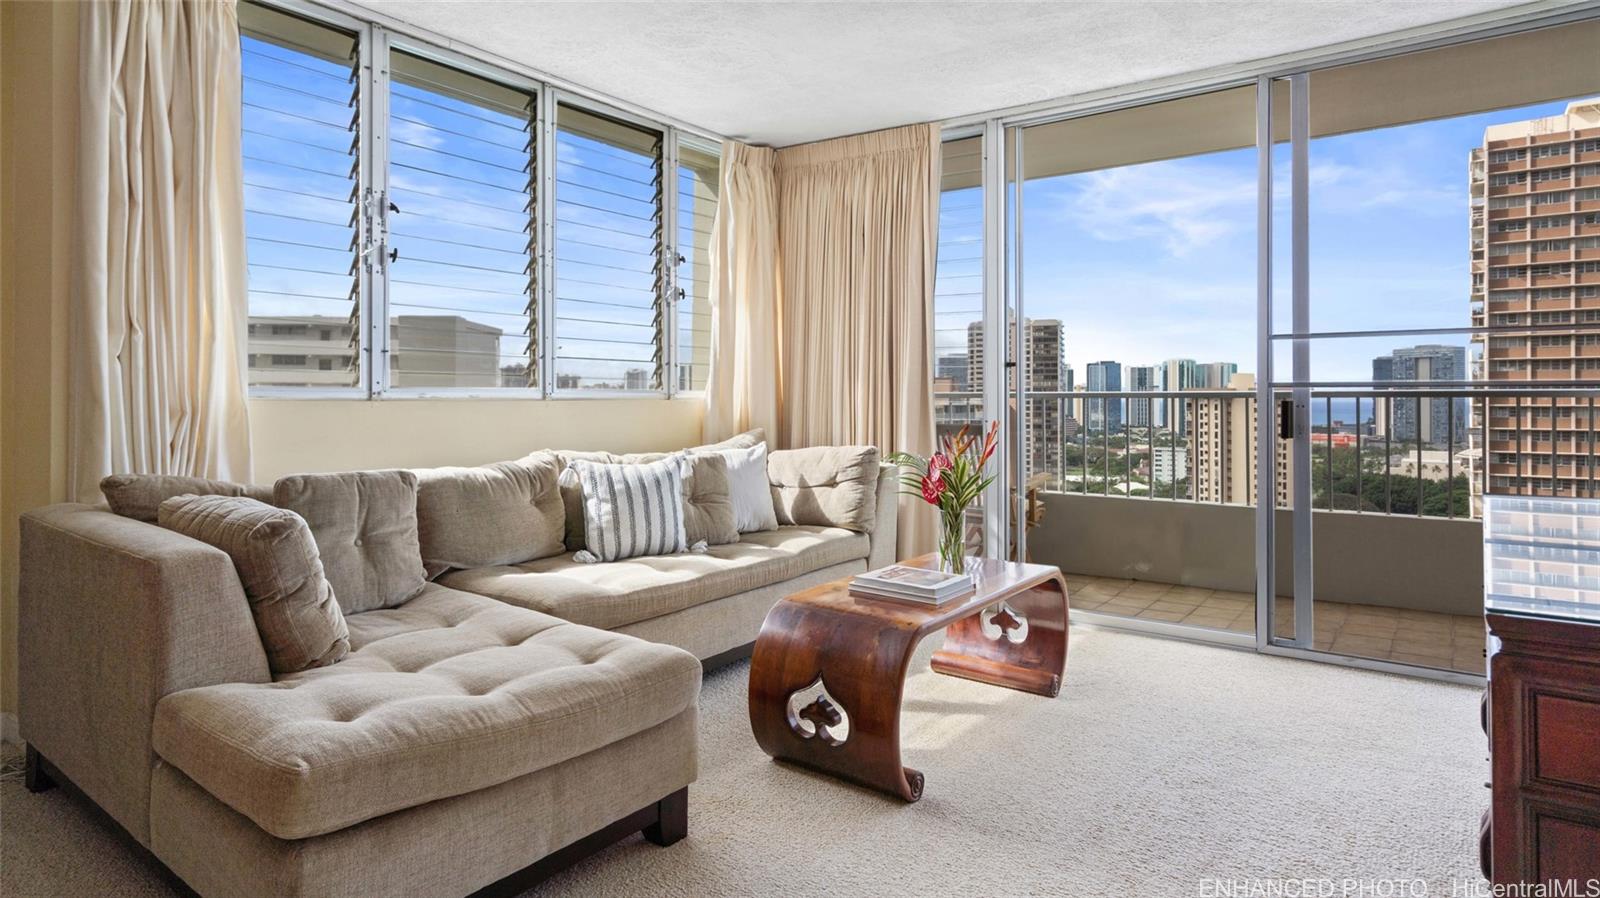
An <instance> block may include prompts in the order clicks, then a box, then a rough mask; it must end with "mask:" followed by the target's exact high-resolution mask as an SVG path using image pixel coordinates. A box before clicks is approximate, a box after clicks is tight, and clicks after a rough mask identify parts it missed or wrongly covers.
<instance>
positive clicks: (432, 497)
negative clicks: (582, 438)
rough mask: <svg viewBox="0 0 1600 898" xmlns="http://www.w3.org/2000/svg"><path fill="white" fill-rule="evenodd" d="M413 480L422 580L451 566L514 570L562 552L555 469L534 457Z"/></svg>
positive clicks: (437, 471)
mask: <svg viewBox="0 0 1600 898" xmlns="http://www.w3.org/2000/svg"><path fill="white" fill-rule="evenodd" d="M414 473H415V474H416V475H417V540H418V543H419V544H420V547H421V551H422V566H423V569H424V570H425V571H426V572H427V575H428V579H430V580H431V579H433V578H434V577H437V576H439V575H440V574H442V573H444V572H445V571H447V570H450V569H451V568H475V567H493V566H496V565H502V564H520V563H522V562H524V561H532V560H534V559H536V558H547V557H549V556H551V555H560V554H561V553H563V552H565V551H566V550H567V549H566V545H565V542H564V540H565V537H566V533H565V522H566V507H565V505H564V504H563V502H562V499H561V489H560V487H559V486H558V485H557V482H558V481H559V480H560V475H561V463H560V462H559V461H557V460H556V457H555V455H554V454H553V453H549V452H535V453H533V454H532V455H529V456H527V457H526V458H520V459H518V460H516V461H506V462H500V463H498V464H492V465H483V466H481V467H477V468H453V467H447V468H426V469H422V470H418V471H416V472H414Z"/></svg>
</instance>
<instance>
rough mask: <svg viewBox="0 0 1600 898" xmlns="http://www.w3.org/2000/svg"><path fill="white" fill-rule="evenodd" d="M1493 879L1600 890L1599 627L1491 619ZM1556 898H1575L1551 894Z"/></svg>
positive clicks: (1489, 843) (1518, 617)
mask: <svg viewBox="0 0 1600 898" xmlns="http://www.w3.org/2000/svg"><path fill="white" fill-rule="evenodd" d="M1488 623H1489V632H1490V633H1491V634H1492V635H1493V636H1495V637H1497V638H1498V639H1499V641H1500V645H1499V648H1498V650H1496V651H1495V653H1494V654H1493V655H1492V656H1490V659H1489V705H1488V715H1487V718H1488V730H1489V748H1490V755H1491V763H1492V773H1491V776H1492V780H1493V782H1492V796H1493V797H1492V799H1491V807H1490V812H1489V818H1488V822H1489V833H1488V839H1487V842H1486V847H1487V849H1488V852H1489V856H1488V858H1487V860H1488V864H1487V866H1488V868H1489V872H1490V873H1491V874H1492V875H1491V876H1490V878H1491V879H1492V880H1493V881H1494V882H1495V883H1496V884H1513V883H1548V882H1560V883H1561V884H1562V887H1565V888H1571V887H1573V886H1576V887H1577V888H1578V891H1577V892H1576V893H1575V894H1590V893H1589V892H1588V891H1586V889H1587V888H1589V883H1590V881H1591V880H1594V881H1600V624H1596V623H1585V622H1580V621H1575V620H1559V619H1553V618H1548V617H1533V616H1522V615H1515V614H1496V613H1490V614H1489V615H1488ZM1552 894H1569V893H1568V892H1552Z"/></svg>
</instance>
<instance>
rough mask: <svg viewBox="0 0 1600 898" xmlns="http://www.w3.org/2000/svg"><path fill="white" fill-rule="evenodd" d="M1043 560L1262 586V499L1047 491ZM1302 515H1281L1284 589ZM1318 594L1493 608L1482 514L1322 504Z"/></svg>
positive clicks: (1455, 610) (1440, 607)
mask: <svg viewBox="0 0 1600 898" xmlns="http://www.w3.org/2000/svg"><path fill="white" fill-rule="evenodd" d="M1044 502H1045V517H1044V521H1043V523H1041V524H1040V525H1039V526H1038V527H1037V528H1035V529H1034V530H1032V531H1030V532H1029V534H1028V554H1029V556H1030V557H1031V558H1032V560H1034V561H1037V562H1040V563H1044V564H1054V565H1058V566H1060V567H1061V569H1062V570H1064V571H1069V572H1072V573H1079V574H1090V575H1094V576H1101V577H1126V578H1129V579H1137V580H1154V581H1157V582H1162V583H1182V584H1185V585H1189V586H1201V587H1206V588H1210V589H1228V590H1235V591H1238V592H1251V593H1253V592H1255V588H1256V587H1255V577H1256V574H1255V570H1256V569H1255V539H1256V536H1255V534H1256V531H1255V509H1254V508H1251V507H1248V506H1242V505H1209V504H1200V503H1196V502H1168V501H1161V500H1139V499H1121V498H1116V497H1106V496H1080V495H1071V494H1066V493H1046V494H1045V495H1044ZM1290 518H1291V516H1290V513H1289V512H1287V511H1279V512H1278V515H1277V534H1276V537H1275V538H1276V540H1277V545H1278V555H1279V559H1280V562H1279V564H1278V565H1277V570H1276V571H1275V573H1276V575H1277V593H1278V595H1283V596H1287V595H1291V594H1292V593H1293V591H1294V580H1293V578H1294V570H1293V564H1292V560H1291V559H1292V552H1293V549H1292V548H1291V546H1292V542H1291V540H1292V529H1291V519H1290ZM1312 534H1313V540H1314V543H1313V546H1312V558H1313V564H1314V567H1315V570H1316V576H1315V584H1314V589H1315V592H1316V596H1317V599H1318V600H1319V601H1336V602H1353V603H1358V604H1367V605H1387V606H1392V607H1398V608H1412V609H1417V610H1422V611H1439V612H1444V613H1448V614H1481V613H1482V612H1483V531H1482V527H1481V526H1480V525H1479V523H1478V522H1477V521H1469V520H1455V521H1451V520H1438V519H1434V518H1416V517H1410V516H1406V515H1381V514H1361V515H1358V514H1354V513H1352V512H1340V511H1329V512H1323V511H1318V512H1313V513H1312Z"/></svg>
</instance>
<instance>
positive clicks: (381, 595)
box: [272, 471, 427, 614]
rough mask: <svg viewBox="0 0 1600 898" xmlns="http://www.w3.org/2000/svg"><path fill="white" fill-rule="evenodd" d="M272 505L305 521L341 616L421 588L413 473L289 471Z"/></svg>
mask: <svg viewBox="0 0 1600 898" xmlns="http://www.w3.org/2000/svg"><path fill="white" fill-rule="evenodd" d="M272 494H273V499H274V501H275V504H276V505H278V507H280V508H287V509H289V510H290V511H293V512H295V513H297V514H299V515H300V516H301V517H303V518H305V519H306V524H308V525H309V526H310V527H311V535H312V536H314V537H315V538H316V540H317V551H319V552H320V553H321V554H322V567H323V570H324V571H325V572H326V573H327V575H328V581H329V582H330V583H332V584H333V591H334V593H335V594H336V595H338V597H339V606H340V607H341V608H343V609H344V611H345V613H346V614H354V613H356V612H359V611H371V610H373V609H375V608H393V607H394V606H396V605H400V604H403V603H405V601H406V600H408V599H410V598H411V597H412V596H415V595H416V594H417V593H419V592H421V591H422V587H423V586H424V585H426V583H427V575H426V573H424V571H423V569H422V549H421V547H420V545H419V544H418V541H417V475H416V474H413V473H412V472H410V471H350V472H347V473H342V474H295V475H293V476H291V477H285V478H283V479H282V480H279V481H278V482H277V483H276V484H275V485H274V486H273V489H272Z"/></svg>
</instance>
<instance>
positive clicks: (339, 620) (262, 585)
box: [157, 496, 350, 675]
mask: <svg viewBox="0 0 1600 898" xmlns="http://www.w3.org/2000/svg"><path fill="white" fill-rule="evenodd" d="M157 522H158V523H159V524H160V525H161V526H162V527H165V528H167V529H168V530H173V531H176V532H178V533H181V534H183V535H184V536H188V537H191V538H193V539H197V540H199V541H201V542H203V543H206V544H208V545H212V546H216V547H217V548H219V549H221V550H222V551H224V552H226V553H228V557H229V558H231V559H233V566H234V569H235V570H237V571H238V572H239V584H240V585H241V586H243V587H244V595H245V598H246V599H247V600H248V601H249V602H250V615H251V617H253V618H254V619H255V622H256V632H257V633H258V634H259V635H260V637H261V646H262V648H264V649H266V652H267V664H268V666H269V667H270V668H271V669H272V673H273V674H274V675H281V674H288V673H295V672H296V671H302V670H308V669H310V668H313V667H325V666H327V665H329V664H332V663H334V662H335V661H338V660H340V659H342V658H343V657H344V656H345V655H346V654H347V653H348V652H349V651H350V632H349V629H348V627H346V625H345V620H344V614H343V612H341V611H340V610H339V602H338V600H337V599H336V598H335V597H334V591H333V586H332V585H330V584H329V583H328V579H327V577H325V576H324V575H323V571H322V561H321V559H320V556H319V555H318V554H317V544H316V541H315V540H314V539H312V536H311V529H310V528H309V527H307V526H306V522H305V519H303V518H301V517H300V516H299V515H297V514H295V513H294V512H292V511H288V510H286V509H282V508H273V507H272V506H271V505H267V504H265V503H262V502H258V501H256V500H254V499H249V498H244V497H236V496H177V497H175V498H172V499H168V500H166V501H165V502H162V503H161V507H160V508H159V509H158V510H157Z"/></svg>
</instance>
